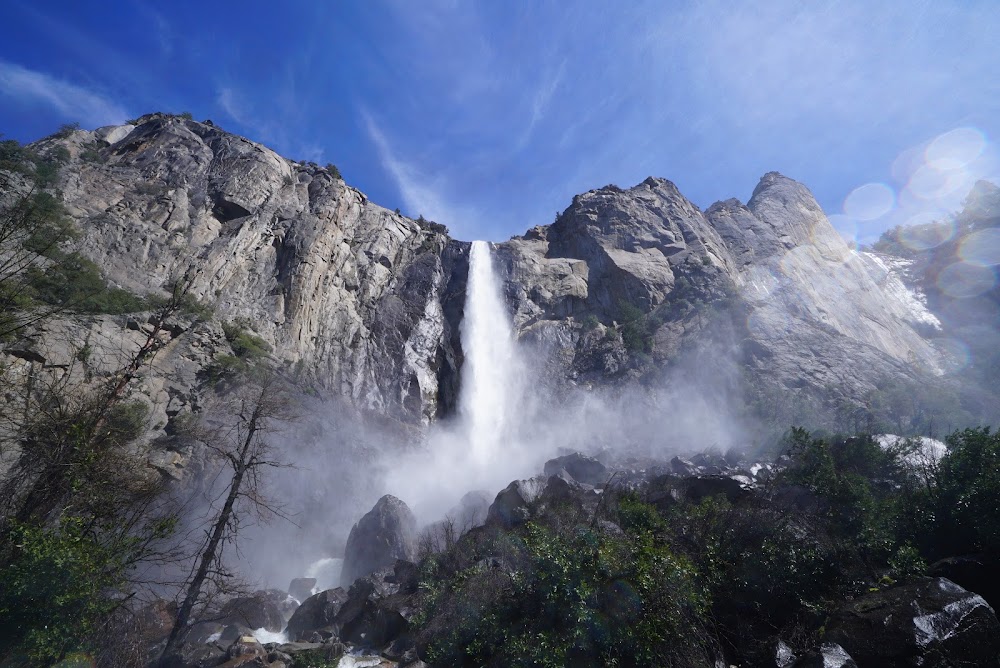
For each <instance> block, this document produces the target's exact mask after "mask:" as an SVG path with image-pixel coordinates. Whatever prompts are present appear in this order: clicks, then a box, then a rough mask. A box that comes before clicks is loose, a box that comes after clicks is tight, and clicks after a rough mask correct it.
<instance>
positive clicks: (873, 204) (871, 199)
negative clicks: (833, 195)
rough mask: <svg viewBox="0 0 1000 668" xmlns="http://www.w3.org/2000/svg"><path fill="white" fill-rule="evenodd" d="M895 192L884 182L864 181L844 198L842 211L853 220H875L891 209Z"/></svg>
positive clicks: (894, 200) (894, 199) (894, 202)
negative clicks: (864, 182)
mask: <svg viewBox="0 0 1000 668" xmlns="http://www.w3.org/2000/svg"><path fill="white" fill-rule="evenodd" d="M895 204H896V193H895V191H893V189H892V188H890V187H889V186H887V185H885V184H884V183H866V184H865V185H863V186H860V187H858V188H855V189H854V190H852V191H851V194H849V195H848V196H847V198H846V199H844V213H845V214H847V215H848V216H850V217H851V218H854V219H855V220H875V219H876V218H881V217H882V216H884V215H885V214H887V213H889V212H890V211H892V207H893V206H894V205H895Z"/></svg>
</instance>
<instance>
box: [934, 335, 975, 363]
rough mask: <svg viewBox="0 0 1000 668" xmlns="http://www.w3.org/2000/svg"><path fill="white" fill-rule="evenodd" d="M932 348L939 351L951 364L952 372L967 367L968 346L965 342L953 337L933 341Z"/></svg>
mask: <svg viewBox="0 0 1000 668" xmlns="http://www.w3.org/2000/svg"><path fill="white" fill-rule="evenodd" d="M934 346H935V347H936V348H937V349H938V350H940V351H941V352H942V353H944V355H945V356H946V357H947V358H948V360H949V362H951V369H952V371H958V370H960V369H964V368H965V367H967V366H968V365H969V346H967V345H965V342H964V341H962V340H960V339H956V338H953V337H946V338H943V339H935V340H934Z"/></svg>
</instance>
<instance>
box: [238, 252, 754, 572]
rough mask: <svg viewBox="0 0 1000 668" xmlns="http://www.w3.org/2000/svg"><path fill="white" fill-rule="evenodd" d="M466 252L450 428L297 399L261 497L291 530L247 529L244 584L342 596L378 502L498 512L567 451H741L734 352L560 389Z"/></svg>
mask: <svg viewBox="0 0 1000 668" xmlns="http://www.w3.org/2000/svg"><path fill="white" fill-rule="evenodd" d="M473 249H474V250H473V252H472V257H471V266H470V284H469V287H468V292H467V297H466V299H467V307H466V310H465V313H466V320H465V321H464V322H463V323H462V346H463V350H465V352H466V357H465V365H464V366H463V369H462V387H461V389H460V393H459V400H458V410H457V411H456V413H455V415H453V416H452V417H450V418H448V419H445V420H441V421H438V422H436V423H433V424H431V425H430V426H429V427H427V428H424V429H421V428H417V427H412V426H407V425H404V424H403V423H400V422H395V421H393V420H390V419H386V418H384V417H382V418H379V417H377V416H374V415H370V414H364V413H362V412H359V411H357V410H356V409H353V408H351V407H350V406H348V405H346V404H344V403H340V402H336V401H326V400H321V399H316V398H305V399H303V400H301V403H300V405H299V407H298V411H297V412H298V414H299V417H298V419H297V420H296V421H294V422H290V423H288V424H287V425H286V427H285V428H284V429H283V430H281V431H279V432H278V433H276V434H274V435H273V436H272V439H273V443H274V445H275V450H276V452H277V454H278V459H280V460H281V461H284V462H286V463H288V464H290V467H289V468H282V469H275V470H274V471H272V472H269V475H268V479H267V481H266V489H265V490H264V491H265V493H266V494H267V496H268V498H269V499H271V501H272V502H273V503H274V504H275V505H276V506H278V507H280V508H281V509H282V512H283V513H284V514H285V515H286V516H287V519H280V518H276V519H274V520H273V521H271V522H270V523H268V524H260V525H254V526H246V527H245V528H244V529H243V530H242V533H241V535H240V537H239V548H238V551H237V550H234V551H232V552H231V554H230V562H231V565H232V566H233V567H236V568H239V569H241V570H242V571H243V572H244V573H245V575H246V576H247V577H248V578H249V579H251V580H256V581H257V582H259V584H260V585H262V586H266V587H276V588H285V587H287V586H288V583H289V582H290V580H291V579H293V578H296V577H317V578H318V580H319V583H318V585H317V588H318V589H322V588H324V587H333V586H336V585H337V584H338V581H339V568H340V563H341V561H340V560H341V558H342V556H343V550H344V546H345V544H346V540H347V536H348V534H349V533H350V530H351V527H352V526H353V524H354V523H356V522H357V521H358V520H359V519H360V518H361V516H362V515H363V514H365V513H366V512H367V511H368V510H370V509H371V507H372V506H373V505H374V504H375V502H376V501H377V500H378V499H379V498H380V497H381V496H382V495H384V494H392V495H393V496H396V497H398V498H400V499H402V500H403V501H404V502H405V503H406V504H407V505H408V506H409V507H410V508H411V509H412V510H413V512H414V514H415V515H416V517H417V520H418V523H419V524H420V525H421V526H425V527H426V526H428V525H430V524H432V523H434V522H437V521H440V520H442V519H445V518H446V517H452V518H455V517H457V516H459V515H461V510H460V508H459V502H460V501H461V499H462V497H463V496H464V495H465V494H467V493H468V492H473V491H476V492H483V493H484V494H485V496H486V498H488V499H490V500H492V499H493V498H494V496H495V495H496V494H497V493H498V492H499V491H500V490H502V489H503V488H504V487H506V486H507V485H508V484H509V483H510V482H511V481H513V480H518V479H525V478H530V477H533V476H536V475H539V474H541V472H542V469H543V466H544V464H545V462H546V461H547V460H549V459H551V458H553V457H557V456H560V455H563V454H568V453H569V452H582V453H585V454H590V455H593V456H596V457H599V458H600V459H602V461H605V462H606V463H608V464H613V465H616V466H622V467H627V468H645V467H646V466H648V465H649V464H650V463H652V462H654V461H658V462H661V463H662V462H665V461H667V460H669V459H670V458H671V457H672V456H674V455H676V454H691V453H694V452H703V451H706V450H711V449H717V450H719V451H726V450H728V449H730V448H733V447H738V448H741V449H746V448H747V446H748V445H749V444H748V443H746V441H745V438H746V436H745V434H746V433H747V428H746V427H747V425H746V421H745V419H744V418H742V417H741V416H740V414H739V407H740V406H741V405H742V400H741V397H740V386H739V383H738V374H737V364H736V359H735V349H734V348H733V347H732V346H731V345H728V344H727V343H725V342H722V341H717V340H713V341H708V340H706V341H705V342H704V344H703V345H701V346H700V347H698V348H697V349H696V350H693V351H689V352H688V354H686V355H682V357H681V359H679V360H677V361H676V362H674V363H673V364H672V365H671V366H670V367H669V368H668V369H667V370H666V371H665V372H663V373H662V374H660V375H659V376H657V377H656V378H655V379H652V380H649V379H647V380H646V382H642V383H636V382H631V381H632V380H633V379H631V378H623V379H622V382H621V383H619V384H617V385H612V386H608V387H603V388H601V389H593V388H590V387H589V386H587V385H585V384H576V383H574V382H567V381H566V380H565V379H563V378H557V377H556V376H555V375H554V374H551V373H548V372H547V371H546V370H547V369H549V368H551V366H550V362H551V361H552V356H553V355H555V354H557V351H556V350H554V349H553V346H552V345H550V344H548V343H546V342H545V341H544V340H538V339H535V338H533V337H522V339H520V340H518V339H517V337H516V334H515V332H514V328H513V325H512V323H511V315H510V313H509V312H508V306H507V304H506V303H505V301H504V299H503V298H502V296H501V295H502V292H501V286H500V278H499V277H498V275H497V273H496V272H495V270H494V267H493V262H492V257H491V254H490V252H489V247H488V246H487V244H486V243H485V242H477V243H476V244H474V247H473ZM479 519H480V521H481V520H482V519H484V518H479Z"/></svg>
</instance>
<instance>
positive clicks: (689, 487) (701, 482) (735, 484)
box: [682, 475, 750, 503]
mask: <svg viewBox="0 0 1000 668" xmlns="http://www.w3.org/2000/svg"><path fill="white" fill-rule="evenodd" d="M682 487H683V489H684V497H685V498H686V499H687V500H688V501H691V502H693V503H698V502H699V501H701V500H702V499H704V498H705V497H707V496H725V497H726V499H727V500H728V501H729V502H730V503H736V502H737V501H739V500H740V499H742V498H743V497H745V496H746V495H747V494H748V493H749V488H750V485H748V481H747V480H745V479H743V478H742V477H740V476H725V475H706V476H695V477H691V478H685V479H684V480H683V481H682Z"/></svg>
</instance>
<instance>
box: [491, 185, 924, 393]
mask: <svg viewBox="0 0 1000 668" xmlns="http://www.w3.org/2000/svg"><path fill="white" fill-rule="evenodd" d="M500 256H501V257H502V258H503V259H504V261H505V264H506V267H507V271H508V272H509V282H508V286H507V291H508V294H509V295H510V296H511V297H512V301H513V302H514V305H515V307H516V322H517V323H518V325H519V326H520V327H521V330H522V336H524V335H529V336H532V337H534V338H535V339H537V340H540V341H542V342H545V343H547V344H548V345H549V346H550V347H553V348H555V349H556V350H557V354H556V357H558V358H560V359H562V360H564V361H565V363H566V364H567V366H568V367H569V368H570V373H571V375H575V376H576V377H577V378H580V379H583V380H589V379H594V378H601V377H604V376H609V375H610V376H614V375H616V372H617V370H618V369H619V368H620V367H621V366H622V365H621V363H620V362H616V361H615V360H616V358H615V353H614V352H613V351H612V350H610V349H609V350H603V351H602V350H601V346H606V343H605V342H604V337H603V336H598V337H593V336H591V337H588V336H587V335H586V334H585V333H584V332H582V331H581V330H580V329H579V328H574V327H572V325H571V323H572V322H573V321H577V322H580V321H583V320H585V319H586V318H588V317H589V318H594V319H596V321H597V322H598V323H599V325H597V327H598V328H599V331H600V330H603V329H604V328H605V327H607V326H609V325H612V323H614V322H615V321H621V320H622V319H623V318H624V319H627V318H628V317H629V316H628V309H629V306H628V305H631V307H634V308H638V309H639V310H640V311H642V312H645V313H651V314H652V316H653V317H654V322H655V323H656V324H655V327H654V331H653V332H652V333H651V341H650V343H651V345H650V347H649V352H650V353H651V354H652V356H653V357H654V358H655V359H660V360H668V359H671V358H673V357H674V356H675V355H676V354H677V353H678V351H679V350H681V349H682V347H684V346H685V345H686V344H689V343H690V342H691V341H693V340H694V339H696V338H698V337H700V336H704V332H705V328H706V326H709V325H711V324H712V323H713V321H712V319H711V318H709V317H706V313H710V312H711V311H712V309H713V308H718V307H720V306H722V305H731V304H732V302H733V300H734V299H736V301H738V302H739V303H740V305H741V307H742V308H743V309H745V311H746V318H745V320H744V321H743V322H741V323H739V325H738V327H737V331H736V332H734V335H735V336H736V337H737V338H738V339H739V340H740V344H739V357H740V360H739V361H740V363H742V364H744V365H746V366H747V367H748V368H749V369H752V370H753V371H754V372H755V374H756V375H757V376H758V377H767V378H768V379H769V382H773V383H775V384H776V386H780V387H784V388H794V387H800V388H819V387H829V386H833V387H838V388H844V390H845V395H847V396H860V395H863V394H864V393H865V392H867V391H870V390H872V389H874V388H875V386H876V384H877V381H878V380H879V379H881V378H885V377H890V378H894V379H905V378H909V377H911V376H912V375H913V374H914V373H916V368H917V367H919V368H922V369H924V370H925V371H926V372H928V373H931V374H934V373H938V372H940V371H941V365H940V361H939V357H938V353H937V352H936V351H935V350H934V348H933V347H932V346H931V345H930V344H929V343H928V342H927V341H926V340H924V338H923V337H922V336H921V335H920V334H919V333H918V332H917V331H916V327H917V325H918V324H919V325H923V324H925V321H926V320H927V319H928V318H929V319H931V320H933V316H931V315H930V314H929V313H927V311H926V309H925V308H923V307H922V306H921V305H920V304H919V303H918V302H917V301H916V300H913V299H911V298H910V297H909V295H910V292H909V291H908V289H907V288H906V287H904V286H903V284H902V283H901V281H900V280H899V278H897V277H895V276H894V275H891V274H890V273H889V272H888V271H887V270H886V269H885V267H883V266H880V265H878V263H877V262H875V261H874V260H872V259H871V258H868V257H866V256H865V255H864V254H859V253H856V252H854V251H851V250H850V249H849V248H848V246H847V245H846V243H845V242H844V241H843V239H841V237H840V236H839V235H838V234H837V232H836V231H835V230H834V229H833V227H832V226H831V225H830V223H829V221H828V220H827V219H826V217H825V216H824V214H823V212H822V210H821V209H820V207H819V205H818V204H817V203H816V200H815V199H814V198H813V196H812V194H811V193H810V192H809V191H808V190H807V189H806V188H805V187H804V186H803V185H801V184H799V183H796V182H795V181H793V180H791V179H789V178H786V177H784V176H781V175H780V174H777V173H774V172H772V173H770V174H767V175H765V176H764V177H763V178H762V179H761V181H760V184H758V186H757V188H756V189H755V190H754V193H753V196H752V197H751V199H750V201H749V202H748V203H747V204H745V205H744V204H742V203H740V202H739V201H737V200H728V201H726V202H719V203H717V204H714V205H712V206H711V207H709V208H708V210H706V211H705V212H704V213H702V212H701V211H699V210H698V209H697V207H695V206H694V205H693V204H691V203H690V202H689V201H688V200H686V199H685V198H684V197H683V196H682V195H681V194H680V192H679V191H678V190H677V188H676V187H675V186H674V185H673V184H672V183H670V182H669V181H665V180H662V179H654V178H649V179H647V180H646V181H644V182H642V183H641V184H639V185H637V186H635V187H634V188H630V189H628V190H622V189H619V188H615V187H613V186H608V187H605V188H602V189H600V190H596V191H591V192H588V193H585V194H583V195H579V196H577V197H576V198H574V200H573V204H572V205H571V206H570V207H569V208H568V209H567V210H566V211H565V212H563V213H562V214H561V215H560V216H559V218H558V220H557V221H556V222H555V223H554V224H552V225H549V226H546V227H539V228H535V229H533V230H531V231H530V232H529V233H528V234H526V235H525V236H524V237H517V238H514V239H512V240H511V241H510V242H508V243H507V244H504V245H502V247H501V250H500ZM570 318H572V319H573V320H570ZM591 322H593V320H592V321H591Z"/></svg>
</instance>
